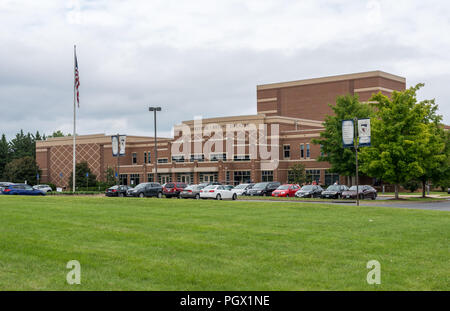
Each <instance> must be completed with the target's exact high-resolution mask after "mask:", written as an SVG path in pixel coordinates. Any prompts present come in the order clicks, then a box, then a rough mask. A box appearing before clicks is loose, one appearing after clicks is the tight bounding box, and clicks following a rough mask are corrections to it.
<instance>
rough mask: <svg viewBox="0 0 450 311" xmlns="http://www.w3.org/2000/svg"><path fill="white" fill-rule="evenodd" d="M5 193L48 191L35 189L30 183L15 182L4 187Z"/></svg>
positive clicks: (36, 193) (38, 193) (25, 193)
mask: <svg viewBox="0 0 450 311" xmlns="http://www.w3.org/2000/svg"><path fill="white" fill-rule="evenodd" d="M2 193H3V194H8V195H45V194H46V192H44V191H41V190H39V189H33V187H31V186H30V185H27V184H13V185H9V186H5V187H3V190H2Z"/></svg>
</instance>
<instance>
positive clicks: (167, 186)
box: [166, 184, 175, 188]
mask: <svg viewBox="0 0 450 311" xmlns="http://www.w3.org/2000/svg"><path fill="white" fill-rule="evenodd" d="M173 187H175V185H174V184H167V185H166V188H173Z"/></svg>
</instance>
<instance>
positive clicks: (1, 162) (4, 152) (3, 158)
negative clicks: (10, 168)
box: [0, 134, 11, 179]
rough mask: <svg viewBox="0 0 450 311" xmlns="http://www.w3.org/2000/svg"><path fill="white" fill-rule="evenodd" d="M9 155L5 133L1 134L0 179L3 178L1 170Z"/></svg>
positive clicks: (2, 170)
mask: <svg viewBox="0 0 450 311" xmlns="http://www.w3.org/2000/svg"><path fill="white" fill-rule="evenodd" d="M10 156H11V154H10V150H9V143H8V141H7V140H6V136H5V134H3V135H2V139H1V140H0V179H4V175H3V172H4V170H5V166H6V164H8V163H9V161H10Z"/></svg>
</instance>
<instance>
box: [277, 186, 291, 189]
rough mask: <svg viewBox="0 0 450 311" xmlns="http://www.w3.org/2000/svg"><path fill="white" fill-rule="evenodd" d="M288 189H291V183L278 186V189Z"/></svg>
mask: <svg viewBox="0 0 450 311" xmlns="http://www.w3.org/2000/svg"><path fill="white" fill-rule="evenodd" d="M288 189H289V185H282V186H279V187H278V188H277V190H288Z"/></svg>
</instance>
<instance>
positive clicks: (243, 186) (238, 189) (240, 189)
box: [231, 184, 254, 195]
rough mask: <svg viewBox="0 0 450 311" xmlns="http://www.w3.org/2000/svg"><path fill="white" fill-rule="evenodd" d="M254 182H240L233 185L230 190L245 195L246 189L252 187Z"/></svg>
mask: <svg viewBox="0 0 450 311" xmlns="http://www.w3.org/2000/svg"><path fill="white" fill-rule="evenodd" d="M253 185H254V184H240V185H237V186H236V187H234V188H233V189H232V190H231V191H233V192H234V193H236V194H237V195H247V191H248V190H249V189H251V188H252V187H253Z"/></svg>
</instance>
